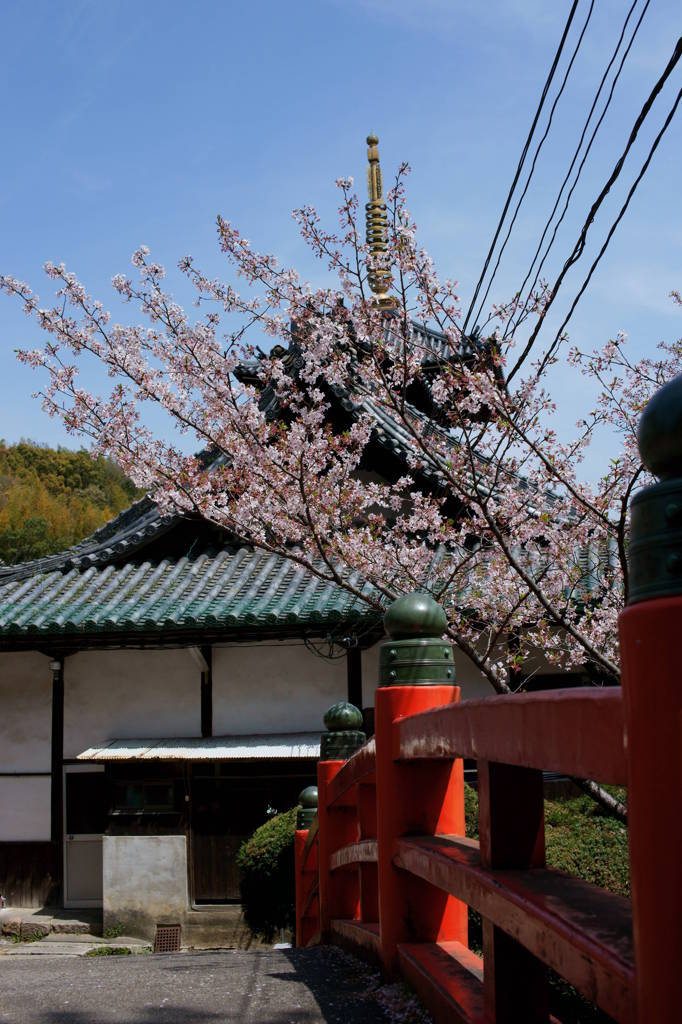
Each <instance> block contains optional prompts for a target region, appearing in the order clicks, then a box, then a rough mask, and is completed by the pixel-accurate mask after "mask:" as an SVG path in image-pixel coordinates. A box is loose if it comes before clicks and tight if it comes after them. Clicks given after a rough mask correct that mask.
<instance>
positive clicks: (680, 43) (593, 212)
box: [507, 37, 682, 383]
mask: <svg viewBox="0 0 682 1024" xmlns="http://www.w3.org/2000/svg"><path fill="white" fill-rule="evenodd" d="M680 57H682V37H681V38H680V39H678V40H677V44H676V46H675V49H674V50H673V53H672V56H671V58H670V60H669V61H668V64H667V65H666V68H665V70H664V71H663V74H662V75H661V77H660V78H659V79H658V81H657V82H656V84H655V85H654V87H653V89H652V90H651V93H650V94H649V96H648V98H647V100H646V102H645V103H644V106H643V107H642V109H641V111H640V113H639V117H638V118H637V120H636V121H635V123H634V125H633V128H632V131H631V132H630V137H629V139H628V141H627V145H626V146H625V149H624V150H623V152H622V153H621V155H620V157H619V158H618V160H617V161H616V163H615V166H614V168H613V170H612V171H611V174H610V175H609V178H608V180H607V182H606V184H605V185H604V187H603V188H602V190H601V192H600V193H599V195H598V196H597V198H596V199H595V201H594V203H593V204H592V206H591V208H590V211H589V213H588V215H587V219H586V220H585V223H584V224H583V226H582V229H581V231H580V235H579V236H578V241H577V242H576V243H575V246H574V247H573V252H572V253H571V255H570V256H569V257H568V259H567V260H566V262H565V263H564V265H563V267H562V269H561V272H560V273H559V276H558V277H557V279H556V281H555V283H554V287H553V288H552V290H551V293H550V296H549V299H548V300H547V303H546V304H545V306H544V308H543V310H542V312H541V314H540V316H539V317H538V321H537V323H536V325H535V327H534V328H533V331H532V333H531V335H530V338H529V339H528V341H527V342H526V345H525V346H524V349H523V352H522V353H521V355H520V356H519V358H518V359H517V361H516V363H515V364H514V367H513V368H512V370H511V372H510V373H509V374H508V376H507V383H509V381H511V380H512V378H513V377H514V375H515V374H516V373H518V371H519V369H520V368H521V366H522V364H523V362H524V360H525V359H526V357H527V355H528V353H529V352H530V350H531V348H532V347H533V345H534V343H535V340H536V338H537V336H538V334H539V333H540V328H541V327H542V324H543V323H544V320H545V317H546V315H547V312H548V310H549V309H550V308H551V306H552V304H553V302H554V300H555V299H556V296H557V293H558V291H559V288H560V287H561V284H562V282H563V280H564V278H565V277H566V274H567V273H568V271H569V270H570V269H571V267H572V266H573V264H574V263H576V262H577V261H578V260H579V259H580V257H581V256H582V254H583V252H584V249H585V244H586V241H587V234H588V232H589V229H590V227H591V226H592V223H593V221H594V219H595V217H596V216H597V213H598V211H599V208H600V207H601V205H602V203H603V202H604V200H605V198H606V196H607V195H608V193H609V192H610V190H611V186H612V185H613V184H614V182H615V181H616V179H617V178H618V176H619V174H620V173H621V171H622V169H623V165H624V164H625V160H626V159H627V156H628V153H629V152H630V150H631V149H632V147H633V145H634V144H635V140H636V139H637V136H638V134H639V130H640V128H641V127H642V125H643V124H644V121H645V120H646V118H647V116H648V114H649V112H650V111H651V108H652V106H653V104H654V101H655V99H656V97H657V96H658V94H659V93H660V91H661V89H662V88H663V86H664V85H665V83H666V81H667V80H668V78H669V77H670V75H671V74H672V72H673V71H674V69H675V67H676V65H677V63H678V61H679V59H680ZM678 100H679V97H678ZM676 108H677V101H676V103H675V106H674V108H673V110H672V111H671V114H670V115H669V119H668V120H667V121H666V124H665V125H664V127H663V129H662V132H663V131H665V130H666V128H667V126H668V124H669V121H670V120H672V116H673V115H674V111H675V109H676ZM660 137H661V136H659V138H657V140H656V143H655V145H654V149H655V147H656V146H657V145H658V141H659V139H660ZM652 155H653V150H652V152H651V153H650V155H649V158H648V160H647V162H646V164H645V165H644V167H643V168H642V171H641V172H640V177H638V179H637V181H636V182H635V186H634V187H635V188H636V186H637V184H638V183H639V180H640V178H641V175H643V174H644V172H645V171H646V168H647V167H648V165H649V160H650V159H651V156H652ZM628 202H629V197H628ZM624 212H625V211H624V210H623V211H622V212H621V216H622V213H624ZM614 230H615V226H614ZM607 243H608V240H607Z"/></svg>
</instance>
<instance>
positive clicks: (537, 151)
mask: <svg viewBox="0 0 682 1024" xmlns="http://www.w3.org/2000/svg"><path fill="white" fill-rule="evenodd" d="M636 2H637V0H635V3H636ZM593 11H594V0H591V3H590V7H589V10H588V12H587V17H586V18H585V24H584V25H583V27H582V31H581V33H580V35H579V36H578V41H577V43H576V44H575V48H574V50H573V55H572V57H571V59H570V61H569V63H568V67H567V68H566V72H565V74H564V79H563V82H562V83H561V87H560V89H559V91H558V92H557V94H556V96H555V98H554V103H553V104H552V109H551V110H550V112H549V118H548V120H547V127H546V128H545V131H544V134H543V136H542V138H541V139H540V141H539V142H538V144H537V147H536V149H535V156H534V157H533V162H532V164H531V167H530V171H529V172H528V178H527V180H526V184H525V186H524V189H523V192H522V193H521V195H520V197H519V200H518V202H517V204H516V209H515V210H514V214H513V216H512V219H511V221H510V222H509V227H508V228H507V234H506V235H505V237H504V241H503V242H502V245H501V246H500V251H499V252H498V254H497V261H496V263H495V266H494V267H493V269H492V273H491V275H490V280H489V281H488V287H487V288H486V290H485V294H484V296H483V298H482V299H481V303H480V306H479V308H478V313H477V315H476V316H475V317H474V323H475V324H476V323H479V321H480V318H481V315H482V313H483V307H484V306H485V303H486V299H487V298H488V295H489V293H490V289H491V287H492V284H493V281H494V280H495V275H496V274H497V271H498V269H499V266H500V261H501V260H502V256H503V254H504V250H505V249H506V248H507V242H508V241H509V238H510V236H511V233H512V231H513V228H514V224H515V223H516V218H517V217H518V214H519V210H520V209H521V204H522V203H523V200H524V199H525V198H526V194H527V192H528V189H529V187H530V183H531V180H532V178H533V174H534V173H535V167H536V164H537V162H538V157H539V155H540V150H541V149H542V147H543V145H544V143H545V140H546V138H547V136H548V135H549V131H550V128H551V127H552V120H553V118H554V112H555V110H556V108H557V106H558V103H559V100H560V99H561V97H562V94H563V91H564V89H565V88H566V83H567V82H568V77H569V75H570V73H571V70H572V68H573V64H574V63H575V59H576V57H577V56H578V52H579V50H580V47H581V46H582V41H583V38H584V36H585V32H586V31H587V26H588V25H589V23H590V19H591V18H592V12H593ZM557 202H558V200H557Z"/></svg>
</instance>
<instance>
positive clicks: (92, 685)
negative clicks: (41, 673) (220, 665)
mask: <svg viewBox="0 0 682 1024" xmlns="http://www.w3.org/2000/svg"><path fill="white" fill-rule="evenodd" d="M200 735H201V671H200V669H199V666H198V665H197V663H196V662H195V661H193V659H192V657H191V655H190V653H189V651H187V650H183V649H180V650H173V651H84V652H82V653H80V654H74V655H72V656H70V657H68V658H67V659H66V661H65V664H64V757H65V758H73V757H77V756H78V754H80V753H82V751H83V750H85V749H86V748H87V747H91V746H95V745H97V744H100V743H107V742H109V741H110V740H113V739H131V738H140V739H147V738H151V739H162V738H168V737H174V736H178V737H181V736H182V737H184V736H200Z"/></svg>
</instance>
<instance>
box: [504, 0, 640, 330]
mask: <svg viewBox="0 0 682 1024" xmlns="http://www.w3.org/2000/svg"><path fill="white" fill-rule="evenodd" d="M650 2H651V0H646V3H645V4H644V8H643V10H642V13H641V14H640V16H639V20H638V21H637V24H636V25H635V27H634V29H633V32H632V36H631V37H630V42H629V43H628V45H627V48H626V50H625V52H624V54H623V56H622V59H621V62H620V65H619V67H618V70H617V72H616V74H615V76H614V79H613V82H612V83H611V89H610V91H609V95H608V97H607V99H606V103H605V104H604V109H603V110H602V112H601V115H600V117H599V120H598V121H597V124H596V125H595V127H594V130H593V132H592V135H591V137H590V140H589V142H588V144H587V148H586V149H585V153H584V155H583V158H582V160H581V162H580V165H579V167H578V171H577V173H576V176H575V181H574V182H573V184H572V185H571V188H570V189H569V192H568V195H567V196H566V201H565V203H564V208H563V210H562V211H561V215H560V217H559V219H558V221H557V222H556V224H555V226H554V231H553V232H552V237H551V238H550V240H549V243H548V245H547V248H546V249H545V252H544V254H543V256H542V259H541V260H540V264H539V266H538V268H537V270H536V272H535V276H534V278H533V283H532V284H531V286H530V288H529V289H528V294H527V295H526V298H525V301H524V303H523V307H522V308H521V311H520V312H519V313H518V315H517V317H516V322H515V323H514V316H513V315H512V316H510V318H509V321H508V322H507V326H506V327H505V329H504V334H503V339H504V338H506V337H508V335H509V334H513V332H514V331H515V330H516V328H517V327H518V325H519V322H520V320H521V317H522V316H523V314H524V313H525V311H526V309H527V308H528V304H529V302H530V300H531V297H532V295H533V289H534V288H535V285H536V284H537V282H538V278H539V277H540V274H541V273H542V268H543V267H544V265H545V262H546V261H547V257H548V255H549V253H550V251H551V249H552V247H553V245H554V242H555V240H556V236H557V232H558V230H559V228H560V227H561V224H562V223H563V221H564V218H565V216H566V213H567V211H568V207H569V205H570V202H571V199H572V197H573V193H574V192H575V189H576V186H577V184H578V181H579V180H580V175H581V174H582V170H583V168H584V166H585V162H586V161H587V158H588V156H589V154H590V150H591V149H592V144H593V142H594V140H595V138H596V137H597V133H598V131H599V129H600V127H601V125H602V122H603V120H604V118H605V116H606V113H607V111H608V109H609V106H610V105H611V100H612V98H613V94H614V91H615V88H616V85H617V83H618V79H619V78H620V74H621V71H622V70H623V67H624V65H625V61H626V60H627V57H628V55H629V53H630V50H631V49H632V45H633V43H634V41H635V38H636V36H637V33H638V32H639V28H640V25H641V24H642V21H643V19H644V15H645V14H646V12H647V9H648V7H649V4H650ZM637 3H638V0H633V4H632V6H631V7H630V10H629V11H628V14H627V17H626V18H625V22H624V23H623V28H622V30H621V33H620V37H619V39H618V42H617V44H616V48H615V50H614V51H613V56H612V57H611V60H610V61H609V63H608V65H607V67H606V71H605V72H604V74H603V76H602V79H601V82H600V83H599V88H598V89H597V92H596V94H595V97H594V100H593V101H592V106H591V107H590V111H589V114H588V115H587V120H586V121H585V125H584V127H583V130H582V133H581V135H580V139H579V141H578V145H577V147H576V150H575V153H574V154H573V159H572V160H571V165H570V167H569V168H568V171H567V172H566V177H565V178H564V180H563V182H562V184H561V188H560V189H559V194H558V195H557V198H556V202H555V203H554V207H553V209H552V212H551V213H550V215H549V218H548V220H547V223H546V224H545V227H544V230H543V232H542V236H541V238H540V241H539V242H538V247H537V249H536V250H535V255H534V256H533V259H532V261H531V264H530V267H529V268H528V272H527V274H526V276H525V278H524V279H523V283H522V284H521V287H520V288H519V290H518V295H519V296H520V295H521V294H522V292H523V290H524V289H525V287H526V284H527V283H528V279H529V277H530V275H531V274H532V272H533V267H534V266H535V261H536V260H537V258H538V255H539V253H540V249H541V248H542V243H543V242H544V240H545V237H546V235H547V232H548V231H549V228H550V226H551V223H552V220H553V219H554V214H555V213H556V211H557V208H558V206H559V203H560V202H561V197H562V195H563V191H564V189H565V187H566V185H567V183H568V180H569V178H570V176H571V172H572V170H573V168H574V166H575V162H576V160H577V159H578V155H579V153H580V150H581V147H582V144H583V141H584V139H585V135H586V133H587V129H588V127H589V124H590V121H591V120H592V115H593V113H594V111H595V108H596V106H597V103H598V101H599V97H600V95H601V91H602V89H603V87H604V84H605V82H606V79H607V77H608V74H609V71H610V70H611V68H612V66H613V63H614V61H615V59H616V57H617V55H618V51H619V49H620V47H621V44H622V42H623V38H624V36H625V32H626V30H627V26H628V22H629V21H630V18H631V16H632V12H633V11H634V9H635V7H636V6H637Z"/></svg>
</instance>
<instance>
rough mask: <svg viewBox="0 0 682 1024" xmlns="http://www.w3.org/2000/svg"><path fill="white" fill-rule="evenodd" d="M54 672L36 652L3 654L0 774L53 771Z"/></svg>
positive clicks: (0, 665)
mask: <svg viewBox="0 0 682 1024" xmlns="http://www.w3.org/2000/svg"><path fill="white" fill-rule="evenodd" d="M51 736H52V672H51V671H50V662H49V659H48V658H46V657H45V656H44V655H42V654H37V653H36V652H35V651H26V652H23V651H22V652H20V653H17V654H0V772H21V771H28V772H44V771H48V772H49V770H50V752H51V747H52V740H51Z"/></svg>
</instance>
